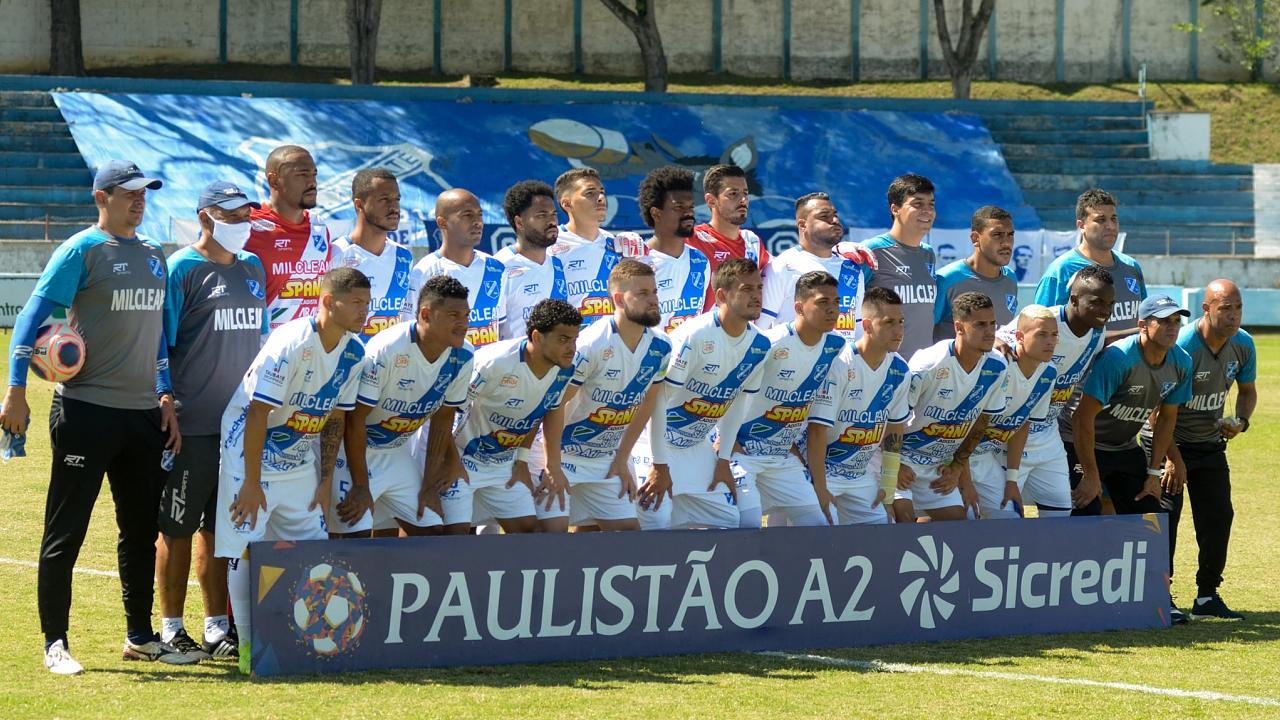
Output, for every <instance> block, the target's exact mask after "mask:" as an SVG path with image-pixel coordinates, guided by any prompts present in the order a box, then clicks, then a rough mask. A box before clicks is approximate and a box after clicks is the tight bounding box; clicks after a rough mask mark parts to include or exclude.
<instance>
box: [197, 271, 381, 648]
mask: <svg viewBox="0 0 1280 720" xmlns="http://www.w3.org/2000/svg"><path fill="white" fill-rule="evenodd" d="M368 312H369V281H368V279H367V278H365V276H364V275H361V274H360V272H359V271H358V270H352V269H351V268H335V269H334V270H331V271H329V272H328V273H326V274H325V275H324V277H323V278H322V279H321V281H320V303H319V311H318V312H317V313H316V315H315V316H314V317H303V318H298V319H296V320H292V321H290V322H288V323H285V325H283V326H281V327H280V328H277V329H276V330H275V331H273V332H272V333H271V335H270V336H269V337H268V338H267V342H266V343H265V344H264V345H263V346H262V349H261V350H260V351H259V352H258V355H257V357H255V358H254V360H253V364H252V365H251V366H250V367H249V370H248V372H246V373H245V375H244V379H243V381H242V382H241V383H240V387H238V388H237V389H236V393H235V395H234V396H232V398H231V402H230V403H228V404H227V409H226V412H224V413H223V415H222V458H221V467H220V469H219V481H218V515H217V523H218V524H217V530H216V531H215V533H214V542H215V545H216V550H215V554H216V555H217V556H218V557H221V558H227V559H228V560H229V562H228V563H227V590H228V592H229V594H230V596H231V609H232V612H233V613H234V614H235V622H236V630H237V631H238V634H239V637H240V671H241V672H242V673H247V672H248V671H249V658H250V653H251V645H252V641H253V635H252V628H251V627H250V623H249V620H250V617H249V605H250V598H249V564H248V563H247V562H242V561H244V560H247V559H248V554H247V553H248V549H249V543H251V542H256V541H259V540H263V539H267V538H271V539H275V540H323V539H326V538H327V537H328V536H329V534H328V532H327V531H326V528H325V521H324V508H325V506H326V505H327V504H328V502H329V495H330V486H331V482H332V479H333V475H332V472H333V460H334V458H335V457H336V456H337V451H338V444H337V443H334V442H332V441H331V440H330V438H329V437H328V436H326V437H325V439H324V441H323V442H322V443H321V449H320V470H319V472H317V468H316V453H315V450H314V449H313V447H312V445H313V443H314V441H315V440H316V438H318V437H319V436H320V432H321V428H323V427H324V426H325V423H326V421H328V420H330V419H331V418H330V416H331V415H339V414H341V413H343V412H345V411H348V410H351V409H353V408H354V407H355V400H356V388H357V386H358V385H359V380H360V366H361V362H362V361H363V358H364V346H363V345H362V344H361V343H360V341H359V339H358V338H357V337H356V335H354V333H358V332H360V330H361V328H363V327H364V323H365V318H366V317H368ZM332 420H333V422H334V423H335V424H338V425H340V424H341V420H340V418H338V417H334V418H332ZM317 478H318V479H319V482H317Z"/></svg>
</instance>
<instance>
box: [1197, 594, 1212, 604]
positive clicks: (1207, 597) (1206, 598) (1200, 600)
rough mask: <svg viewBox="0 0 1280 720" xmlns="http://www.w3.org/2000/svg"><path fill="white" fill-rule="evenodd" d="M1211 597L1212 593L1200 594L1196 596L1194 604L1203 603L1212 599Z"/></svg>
mask: <svg viewBox="0 0 1280 720" xmlns="http://www.w3.org/2000/svg"><path fill="white" fill-rule="evenodd" d="M1212 599H1213V596H1212V595H1202V596H1200V597H1198V598H1196V604H1197V605H1203V604H1204V603H1207V602H1209V601H1210V600H1212Z"/></svg>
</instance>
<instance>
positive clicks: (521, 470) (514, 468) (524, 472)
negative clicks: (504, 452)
mask: <svg viewBox="0 0 1280 720" xmlns="http://www.w3.org/2000/svg"><path fill="white" fill-rule="evenodd" d="M516 483H519V484H521V485H524V486H525V487H527V488H529V494H530V495H533V496H534V497H537V495H538V492H537V488H535V487H534V486H533V477H531V476H530V475H529V465H528V463H526V462H524V461H523V460H517V461H515V462H514V463H512V465H511V479H510V480H508V481H507V487H508V488H513V487H515V486H516Z"/></svg>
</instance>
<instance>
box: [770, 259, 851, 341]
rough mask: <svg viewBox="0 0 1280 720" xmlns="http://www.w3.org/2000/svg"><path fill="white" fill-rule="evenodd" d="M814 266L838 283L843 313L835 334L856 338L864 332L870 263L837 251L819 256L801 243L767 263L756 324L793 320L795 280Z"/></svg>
mask: <svg viewBox="0 0 1280 720" xmlns="http://www.w3.org/2000/svg"><path fill="white" fill-rule="evenodd" d="M815 270H821V271H823V272H826V273H828V274H830V275H831V277H833V278H835V279H836V283H837V285H838V287H837V291H838V293H839V295H840V317H839V318H837V319H836V330H835V332H836V334H837V335H840V336H841V337H843V338H845V339H846V340H850V341H853V340H856V339H857V338H858V337H859V336H860V335H862V297H863V295H865V294H866V291H867V283H868V282H869V281H870V280H871V266H869V265H859V264H857V263H855V262H853V261H852V260H849V259H847V258H844V257H841V256H840V255H837V254H835V253H832V255H831V257H825V258H822V257H818V256H817V255H814V254H813V253H810V252H808V251H806V250H805V249H804V248H802V247H800V246H799V245H797V246H795V247H792V248H790V249H787V250H784V251H782V252H781V253H779V254H778V256H777V257H775V258H774V259H773V260H772V261H770V262H769V265H768V266H767V267H765V269H764V303H763V305H762V310H761V313H760V319H759V320H757V321H756V325H758V326H759V327H760V328H761V329H767V328H771V327H774V326H775V325H784V324H786V323H789V322H791V321H792V320H794V319H795V317H796V307H795V302H796V281H797V280H799V279H800V276H802V275H804V274H805V273H810V272H813V271H815Z"/></svg>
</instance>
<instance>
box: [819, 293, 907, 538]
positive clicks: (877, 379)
mask: <svg viewBox="0 0 1280 720" xmlns="http://www.w3.org/2000/svg"><path fill="white" fill-rule="evenodd" d="M902 326H903V322H902V300H901V299H899V298H898V296H897V295H896V294H894V292H893V291H892V290H890V289H889V288H872V289H870V290H868V291H867V294H866V297H865V298H864V299H863V302H862V330H863V332H862V335H861V336H860V337H859V338H858V339H857V340H856V341H854V342H848V343H845V346H844V349H843V350H841V351H840V354H839V355H838V356H837V357H836V362H835V364H834V365H832V366H831V375H830V377H829V378H828V380H827V384H826V385H825V386H824V387H823V390H822V392H820V393H818V397H817V398H816V399H815V400H814V402H813V408H812V411H811V413H810V415H809V431H808V444H807V446H806V453H807V456H808V466H809V475H810V476H811V477H812V478H813V489H814V492H815V493H816V494H817V496H818V506H819V507H820V508H821V509H822V512H823V514H825V515H826V517H827V520H828V522H830V521H831V520H832V517H831V510H830V507H831V506H832V505H835V507H836V513H837V516H838V521H839V523H840V524H841V525H880V524H884V523H887V522H889V521H890V519H891V518H892V514H893V512H892V510H891V508H890V507H889V504H888V503H885V499H886V498H888V497H892V496H893V493H894V491H895V490H896V489H897V487H898V468H899V466H900V465H901V454H900V453H901V450H902V430H903V423H905V422H906V420H907V417H908V415H909V414H910V407H909V406H908V405H907V395H908V392H909V391H910V388H911V384H910V383H909V382H907V376H908V374H909V372H910V368H908V367H907V361H906V360H903V359H902V356H901V355H899V354H898V353H897V352H896V351H895V348H897V347H898V345H900V344H901V343H902V332H903V330H902ZM832 524H835V523H832Z"/></svg>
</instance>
